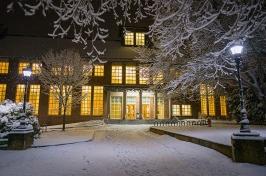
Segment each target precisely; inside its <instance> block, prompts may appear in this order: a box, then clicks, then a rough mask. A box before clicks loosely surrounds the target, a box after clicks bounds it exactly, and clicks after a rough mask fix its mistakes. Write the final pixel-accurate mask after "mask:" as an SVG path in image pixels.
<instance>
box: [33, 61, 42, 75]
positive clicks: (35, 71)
mask: <svg viewBox="0 0 266 176" xmlns="http://www.w3.org/2000/svg"><path fill="white" fill-rule="evenodd" d="M41 66H42V64H40V63H33V64H32V74H35V75H37V74H40V73H41Z"/></svg>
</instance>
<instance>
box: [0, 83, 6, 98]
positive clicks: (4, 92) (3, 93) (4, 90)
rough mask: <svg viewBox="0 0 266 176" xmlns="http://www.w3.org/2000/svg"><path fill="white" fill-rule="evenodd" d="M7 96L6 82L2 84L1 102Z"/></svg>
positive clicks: (0, 88)
mask: <svg viewBox="0 0 266 176" xmlns="http://www.w3.org/2000/svg"><path fill="white" fill-rule="evenodd" d="M5 98H6V84H0V102H2V101H4V100H5Z"/></svg>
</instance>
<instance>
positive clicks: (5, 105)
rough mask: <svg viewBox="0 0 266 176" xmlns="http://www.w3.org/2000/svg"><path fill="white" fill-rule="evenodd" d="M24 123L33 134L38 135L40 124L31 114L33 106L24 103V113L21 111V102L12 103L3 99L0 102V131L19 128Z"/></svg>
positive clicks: (6, 131) (5, 131)
mask: <svg viewBox="0 0 266 176" xmlns="http://www.w3.org/2000/svg"><path fill="white" fill-rule="evenodd" d="M21 124H24V126H25V128H26V129H32V130H33V131H34V136H35V137H38V136H39V135H40V125H39V122H38V119H37V117H36V116H34V115H33V107H32V106H31V105H30V104H28V103H27V104H26V113H24V112H23V104H22V103H14V102H12V101H11V100H5V101H4V102H2V103H1V104H0V133H6V134H8V132H10V131H12V130H13V129H18V128H21Z"/></svg>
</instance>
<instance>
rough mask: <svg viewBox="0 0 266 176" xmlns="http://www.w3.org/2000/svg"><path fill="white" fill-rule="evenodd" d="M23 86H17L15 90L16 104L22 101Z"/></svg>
mask: <svg viewBox="0 0 266 176" xmlns="http://www.w3.org/2000/svg"><path fill="white" fill-rule="evenodd" d="M24 91H25V85H24V84H18V85H17V90H16V103H19V102H23V100H24Z"/></svg>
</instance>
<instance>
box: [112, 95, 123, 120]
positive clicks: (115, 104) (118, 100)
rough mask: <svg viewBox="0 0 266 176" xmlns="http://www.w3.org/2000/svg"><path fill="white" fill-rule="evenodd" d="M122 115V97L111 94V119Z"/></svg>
mask: <svg viewBox="0 0 266 176" xmlns="http://www.w3.org/2000/svg"><path fill="white" fill-rule="evenodd" d="M121 117H122V97H121V96H111V113H110V118H111V119H121Z"/></svg>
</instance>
